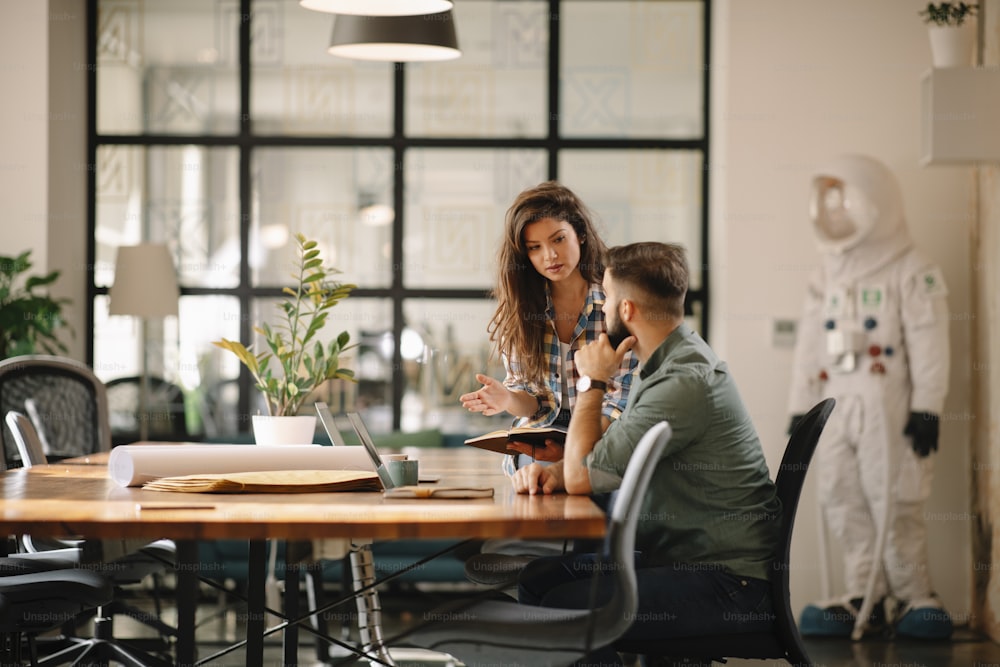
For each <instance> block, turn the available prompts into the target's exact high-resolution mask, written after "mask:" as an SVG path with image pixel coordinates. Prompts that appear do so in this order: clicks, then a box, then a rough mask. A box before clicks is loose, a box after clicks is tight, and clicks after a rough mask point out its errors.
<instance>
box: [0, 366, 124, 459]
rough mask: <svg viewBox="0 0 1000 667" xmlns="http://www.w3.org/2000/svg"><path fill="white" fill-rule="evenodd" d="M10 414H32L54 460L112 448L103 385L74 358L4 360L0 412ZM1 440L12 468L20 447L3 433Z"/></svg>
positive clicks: (42, 439)
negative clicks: (12, 411) (13, 412)
mask: <svg viewBox="0 0 1000 667" xmlns="http://www.w3.org/2000/svg"><path fill="white" fill-rule="evenodd" d="M29 405H30V406H31V408H32V409H31V410H30V411H29V407H28V406H29ZM11 410H15V411H17V412H21V413H22V414H23V413H27V414H29V415H32V416H33V422H32V423H33V425H34V427H35V430H36V431H37V432H38V435H39V438H40V439H41V441H42V442H43V443H45V444H47V446H48V450H47V451H46V454H47V455H48V457H49V458H50V459H51V458H56V457H57V458H65V457H68V456H83V455H86V454H93V453H95V452H101V451H108V450H110V449H111V429H110V427H109V425H108V401H107V394H106V392H105V389H104V383H102V382H101V381H100V379H98V377H97V376H96V375H94V373H93V371H91V370H90V368H88V367H87V366H86V365H85V364H82V363H80V362H78V361H76V360H74V359H68V358H66V357H58V356H49V355H24V356H19V357H11V358H10V359H5V360H3V361H0V414H2V415H6V414H7V413H8V412H9V411H11ZM0 437H2V438H3V449H4V456H5V459H6V463H7V465H8V466H10V465H11V464H13V463H14V462H15V461H17V459H18V452H17V447H16V443H14V442H13V441H12V438H9V437H7V435H6V433H5V432H4V429H0Z"/></svg>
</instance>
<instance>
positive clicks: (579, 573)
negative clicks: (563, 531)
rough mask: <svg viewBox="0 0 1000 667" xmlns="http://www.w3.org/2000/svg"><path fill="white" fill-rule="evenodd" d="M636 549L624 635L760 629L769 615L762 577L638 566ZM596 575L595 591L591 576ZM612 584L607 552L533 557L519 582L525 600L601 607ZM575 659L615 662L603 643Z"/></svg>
mask: <svg viewBox="0 0 1000 667" xmlns="http://www.w3.org/2000/svg"><path fill="white" fill-rule="evenodd" d="M639 560H640V559H639V556H638V554H637V555H636V561H637V569H636V579H637V581H638V585H639V608H638V610H637V612H636V615H635V619H634V621H633V623H632V626H631V627H630V628H629V629H628V630H627V631H626V633H625V635H624V637H625V638H628V639H664V638H668V637H691V636H697V635H706V634H722V633H725V634H729V633H734V632H756V631H767V630H768V629H770V628H771V627H772V624H773V622H774V616H773V611H772V606H771V596H770V591H769V589H770V586H769V584H768V582H767V581H765V580H763V579H755V578H751V577H741V576H738V575H734V574H732V573H730V572H728V571H726V570H724V569H722V568H721V567H718V566H713V565H712V564H708V563H674V564H671V565H662V566H657V567H642V566H641V564H638V562H639ZM597 574H600V576H599V578H598V581H597V588H596V594H595V593H594V587H593V584H594V582H593V577H594V576H595V575H597ZM613 590H614V579H613V577H612V576H611V567H610V566H609V564H608V563H607V558H604V559H601V560H600V561H599V560H598V558H597V555H596V554H593V553H590V554H567V555H565V556H552V557H545V558H539V559H537V560H535V561H532V562H531V563H529V564H528V566H527V567H526V568H525V570H524V571H523V572H522V573H521V576H520V578H519V580H518V599H519V601H520V602H522V603H524V604H531V605H536V606H543V607H560V608H566V609H587V608H589V607H592V606H600V605H602V604H604V602H605V601H606V600H608V599H609V596H610V594H611V592H612V591H613ZM580 664H581V665H583V664H586V665H592V664H601V665H614V664H620V663H618V662H617V656H616V654H615V652H614V651H613V650H612V649H611V648H610V647H608V648H606V649H604V650H598V651H595V652H594V653H592V654H591V656H590V657H589V658H588V659H586V660H585V661H583V662H581V663H580Z"/></svg>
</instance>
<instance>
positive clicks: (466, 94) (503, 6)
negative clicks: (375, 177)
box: [405, 0, 549, 137]
mask: <svg viewBox="0 0 1000 667" xmlns="http://www.w3.org/2000/svg"><path fill="white" fill-rule="evenodd" d="M454 17H455V30H456V32H457V33H458V45H459V48H460V49H461V50H462V57H461V58H459V59H457V60H453V61H446V62H435V63H412V64H408V65H407V66H406V105H405V106H406V133H407V134H408V135H411V136H434V137H442V136H464V137H497V136H505V137H541V136H545V134H546V133H547V131H548V129H547V128H548V122H547V120H546V118H547V116H548V113H547V109H548V93H547V87H546V81H547V78H548V52H547V50H548V40H549V26H548V3H547V2H539V1H537V0H532V1H530V2H477V1H474V0H463V1H462V2H456V3H455V8H454Z"/></svg>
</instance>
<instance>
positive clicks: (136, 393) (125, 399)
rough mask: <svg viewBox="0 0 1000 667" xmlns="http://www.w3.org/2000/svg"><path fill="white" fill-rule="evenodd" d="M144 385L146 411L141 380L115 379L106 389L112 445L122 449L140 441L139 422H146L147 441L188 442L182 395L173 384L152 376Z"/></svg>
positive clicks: (135, 377)
mask: <svg viewBox="0 0 1000 667" xmlns="http://www.w3.org/2000/svg"><path fill="white" fill-rule="evenodd" d="M146 382H147V394H146V405H145V410H143V408H142V407H141V406H142V383H143V379H142V378H141V377H139V376H129V377H121V378H115V379H113V380H109V381H108V382H107V384H106V385H105V387H106V389H107V395H108V421H109V423H110V425H111V444H112V445H122V444H127V443H130V442H135V441H137V440H139V439H140V428H139V426H140V424H139V420H145V421H146V424H147V431H146V434H147V437H148V438H149V439H150V440H173V441H184V440H190V439H191V434H190V433H189V432H188V428H187V419H186V417H185V414H184V391H183V390H182V389H181V388H180V387H178V386H177V385H176V384H174V383H172V382H168V381H166V380H164V379H163V378H159V377H155V376H150V377H147V378H146Z"/></svg>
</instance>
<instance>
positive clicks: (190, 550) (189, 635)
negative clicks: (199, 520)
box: [176, 540, 200, 667]
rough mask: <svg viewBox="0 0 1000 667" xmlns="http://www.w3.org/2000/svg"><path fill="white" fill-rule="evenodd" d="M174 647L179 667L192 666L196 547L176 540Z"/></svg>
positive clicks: (196, 578)
mask: <svg viewBox="0 0 1000 667" xmlns="http://www.w3.org/2000/svg"><path fill="white" fill-rule="evenodd" d="M176 544H177V571H176V575H177V583H176V586H177V591H176V594H177V647H176V658H177V665H178V666H179V667H189V666H191V665H194V662H195V658H196V649H195V636H194V633H195V611H196V609H197V607H198V566H199V563H200V561H199V558H198V543H197V542H195V541H194V540H177V541H176Z"/></svg>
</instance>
